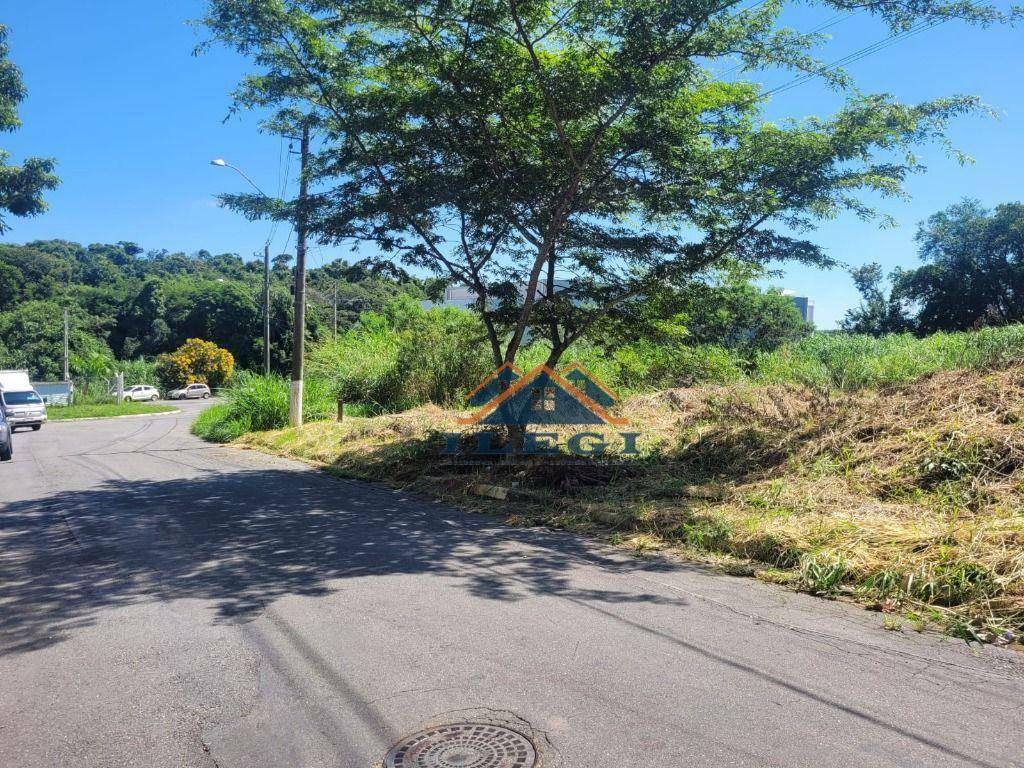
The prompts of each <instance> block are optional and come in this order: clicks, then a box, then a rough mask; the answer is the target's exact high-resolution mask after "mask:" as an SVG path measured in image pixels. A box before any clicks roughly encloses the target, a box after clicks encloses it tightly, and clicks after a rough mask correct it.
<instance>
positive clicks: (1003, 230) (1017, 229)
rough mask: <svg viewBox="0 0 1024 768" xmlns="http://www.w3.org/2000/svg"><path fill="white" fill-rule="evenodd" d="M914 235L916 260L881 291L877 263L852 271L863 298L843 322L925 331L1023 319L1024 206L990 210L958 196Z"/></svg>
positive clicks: (874, 329)
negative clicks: (918, 258) (918, 261)
mask: <svg viewBox="0 0 1024 768" xmlns="http://www.w3.org/2000/svg"><path fill="white" fill-rule="evenodd" d="M916 239H917V243H918V255H919V257H920V259H921V261H922V262H923V264H922V265H921V266H919V267H915V268H911V269H895V270H893V271H892V273H891V274H890V275H889V284H890V290H889V292H888V294H886V291H885V287H884V285H883V277H882V268H881V266H880V265H878V264H866V265H865V266H863V267H860V268H859V269H855V270H854V271H853V278H854V282H855V283H856V285H857V290H859V291H860V293H861V296H862V297H863V300H862V302H861V305H860V306H859V307H858V308H856V309H853V310H851V311H850V312H848V313H847V316H846V319H845V320H844V322H843V327H844V328H846V329H847V330H850V331H855V332H858V333H872V334H874V335H881V334H883V333H896V332H900V331H907V330H913V331H916V332H917V333H919V334H927V333H935V332H936V331H963V330H968V329H971V328H979V327H981V326H985V325H1007V324H1009V323H1024V204H1021V203H1005V204H1003V205H999V206H997V207H996V209H995V211H989V210H987V209H986V208H984V207H983V206H982V205H981V203H980V202H978V201H977V200H962V201H961V202H959V203H956V204H954V205H951V206H949V207H948V208H946V209H944V210H942V211H939V212H938V213H934V214H932V215H931V216H929V217H928V219H927V220H926V221H924V222H922V223H921V224H920V226H919V227H918V230H917V238H916Z"/></svg>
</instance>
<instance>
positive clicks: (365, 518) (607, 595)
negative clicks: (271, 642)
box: [0, 470, 685, 655]
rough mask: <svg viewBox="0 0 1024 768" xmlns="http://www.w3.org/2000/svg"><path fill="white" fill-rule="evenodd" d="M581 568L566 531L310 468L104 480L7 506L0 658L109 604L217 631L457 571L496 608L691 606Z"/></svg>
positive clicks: (584, 552)
mask: <svg viewBox="0 0 1024 768" xmlns="http://www.w3.org/2000/svg"><path fill="white" fill-rule="evenodd" d="M522 543H530V544H532V545H534V547H532V548H530V549H528V550H524V549H523V548H522V547H521V546H517V545H519V544H522ZM579 558H583V559H586V560H589V561H591V562H594V563H604V564H611V561H606V560H605V558H603V557H602V556H601V555H600V554H595V553H594V552H593V551H591V550H590V549H589V548H587V547H586V546H585V545H584V544H583V543H582V542H580V541H578V540H575V539H573V538H570V537H567V536H566V537H562V536H554V537H553V536H551V535H550V534H541V533H539V532H537V531H530V530H523V529H514V528H508V527H505V526H502V525H498V524H496V523H495V522H494V521H492V520H488V519H487V518H483V517H470V516H467V515H464V514H462V513H457V512H450V511H449V510H447V509H445V508H444V507H441V506H439V505H435V504H432V503H430V502H427V501H421V500H417V499H414V498H409V497H407V496H404V495H402V494H398V493H395V492H392V491H390V490H388V489H384V488H379V487H374V486H370V485H363V484H356V483H346V482H335V481H331V480H328V479H326V478H324V477H322V476H319V475H316V474H314V473H304V472H289V471H285V470H270V471H251V472H236V473H229V474H214V473H211V474H209V475H207V476H203V477H200V478H196V479H182V480H172V481H163V482H138V481H134V482H127V481H120V480H118V481H109V482H107V483H105V484H104V485H102V486H100V487H98V488H93V489H88V490H81V491H70V492H64V493H59V494H56V495H53V496H49V497H46V498H42V499H36V500H30V501H18V502H12V503H9V504H7V505H5V506H4V507H3V508H2V510H0V655H3V654H10V653H16V652H23V651H27V650H33V649H36V648H41V647H45V646H47V645H50V644H53V643H57V642H59V641H61V640H62V639H64V638H66V637H67V636H68V635H69V633H71V632H72V631H74V630H75V629H76V628H79V627H82V626H87V625H89V624H90V623H91V622H92V621H93V618H94V617H95V615H96V614H97V612H99V611H100V610H102V609H106V608H110V607H116V606H123V605H129V604H133V603H137V602H141V601H151V600H175V599H180V598H197V599H204V600H211V601H214V602H215V604H216V606H217V620H218V621H246V620H250V619H252V618H254V617H256V616H257V615H258V614H259V613H260V612H261V611H262V609H263V608H264V606H266V605H268V604H269V603H271V602H273V601H274V600H276V599H277V598H279V597H282V596H285V595H305V596H316V595H323V594H326V593H328V592H329V591H331V589H332V588H333V587H336V586H337V584H336V583H335V584H334V585H332V584H331V583H330V582H332V581H335V582H336V580H338V579H346V578H354V577H362V576H374V575H387V574H416V573H430V574H435V575H438V576H443V577H451V578H454V579H456V580H457V582H460V583H462V584H463V585H464V587H465V589H467V590H469V591H470V592H471V593H472V594H474V595H476V596H479V597H482V598H485V599H489V600H502V601H515V600H520V599H523V598H526V597H530V596H533V595H559V596H565V597H572V598H575V599H578V600H584V601H587V602H595V601H597V602H605V603H623V602H670V603H676V604H683V602H684V601H682V600H678V599H674V598H666V597H662V596H658V595H654V594H637V593H634V592H625V591H615V590H601V589H584V588H581V587H578V586H574V585H573V583H572V582H571V580H570V578H569V577H568V576H567V571H568V569H569V567H570V565H572V564H573V561H575V560H578V559H579ZM617 567H622V566H621V564H617ZM634 567H636V568H642V569H644V570H649V571H653V570H659V569H664V568H667V567H671V568H673V569H678V568H680V567H685V566H680V565H678V564H675V565H671V566H669V565H667V564H664V563H660V562H659V561H647V562H640V563H638V564H637V565H636V566H634Z"/></svg>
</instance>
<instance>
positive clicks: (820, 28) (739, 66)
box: [722, 11, 862, 76]
mask: <svg viewBox="0 0 1024 768" xmlns="http://www.w3.org/2000/svg"><path fill="white" fill-rule="evenodd" d="M860 13H862V11H850V12H849V13H840V14H837V15H836V16H833V17H832V18H830V19H828V20H826V21H824V22H822V23H821V24H819V25H818V26H816V27H815V28H814V29H809V30H807V31H806V32H802V33H801V34H803V35H813V34H816V33H818V32H823V31H825V30H826V29H829V28H831V27H834V26H835V25H836V24H839V23H841V22H843V21H846V20H847V19H849V18H852V17H854V16H856V15H858V14H860ZM742 68H743V62H742V61H741V62H740V63H739V64H737V65H736V66H735V67H729V69H727V70H725V71H724V72H723V73H722V75H723V76H725V75H731V74H732V73H733V72H736V71H737V70H739V69H742Z"/></svg>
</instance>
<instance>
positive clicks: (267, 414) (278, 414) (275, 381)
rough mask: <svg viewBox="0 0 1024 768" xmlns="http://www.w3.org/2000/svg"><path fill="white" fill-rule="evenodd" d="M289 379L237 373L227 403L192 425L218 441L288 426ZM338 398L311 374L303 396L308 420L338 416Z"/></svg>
mask: <svg viewBox="0 0 1024 768" xmlns="http://www.w3.org/2000/svg"><path fill="white" fill-rule="evenodd" d="M289 386H290V385H289V382H288V381H287V380H286V379H284V378H283V377H281V376H259V375H256V374H252V373H246V372H242V373H240V374H237V375H236V376H235V377H234V378H233V379H232V380H231V384H230V385H229V386H228V388H227V390H226V392H225V398H226V400H227V402H225V403H221V404H219V405H215V406H213V407H212V408H207V409H206V410H205V411H203V412H202V413H201V414H199V417H198V418H197V419H196V420H195V422H193V424H192V434H194V435H197V436H198V437H201V438H203V439H204V440H209V441H211V442H214V443H227V442H230V441H232V440H234V439H235V438H237V437H241V436H242V435H244V434H245V433H246V432H262V431H265V430H268V429H280V428H281V427H285V426H287V425H288V390H289ZM337 408H338V406H337V401H336V399H335V397H334V395H333V393H332V392H331V389H330V387H329V386H328V385H327V383H326V382H325V381H323V380H322V379H320V378H316V377H309V378H307V379H306V381H305V386H304V388H303V398H302V417H303V420H304V421H323V420H325V419H332V418H335V416H336V415H337Z"/></svg>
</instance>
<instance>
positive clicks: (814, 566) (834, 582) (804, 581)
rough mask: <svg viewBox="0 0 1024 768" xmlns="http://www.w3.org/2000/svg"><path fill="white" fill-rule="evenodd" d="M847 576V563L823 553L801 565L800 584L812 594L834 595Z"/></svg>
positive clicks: (832, 555) (813, 556) (809, 557)
mask: <svg viewBox="0 0 1024 768" xmlns="http://www.w3.org/2000/svg"><path fill="white" fill-rule="evenodd" d="M845 575H846V561H845V560H844V559H843V558H842V557H841V556H839V555H834V554H830V553H827V552H821V553H818V554H816V555H808V556H806V557H805V558H804V559H803V560H802V561H801V563H800V583H801V585H802V586H803V587H804V589H806V590H807V591H808V592H810V593H811V594H815V595H830V594H834V593H835V592H836V591H837V590H838V587H839V585H840V584H841V583H842V581H843V577H844V576H845Z"/></svg>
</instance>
